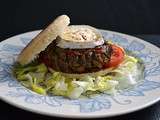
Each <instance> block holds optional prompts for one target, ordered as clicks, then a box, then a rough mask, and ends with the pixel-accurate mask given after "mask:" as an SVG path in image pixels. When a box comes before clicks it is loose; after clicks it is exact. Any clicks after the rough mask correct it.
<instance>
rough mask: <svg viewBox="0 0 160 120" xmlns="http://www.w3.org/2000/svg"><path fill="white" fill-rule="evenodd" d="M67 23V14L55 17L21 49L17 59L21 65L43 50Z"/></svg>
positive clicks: (61, 31) (60, 32)
mask: <svg viewBox="0 0 160 120" xmlns="http://www.w3.org/2000/svg"><path fill="white" fill-rule="evenodd" d="M69 23H70V19H69V17H68V16H67V15H61V16H59V17H57V18H56V19H55V20H54V21H53V22H52V23H51V24H50V25H49V26H47V28H45V29H44V30H43V31H42V32H40V33H39V34H38V35H37V36H36V37H35V38H34V39H33V40H32V41H31V42H30V43H29V44H28V45H27V46H26V47H25V48H24V49H23V50H22V52H21V53H20V54H19V56H18V59H17V61H18V62H19V63H20V64H22V65H25V64H28V63H30V62H31V61H32V60H33V59H34V58H35V57H36V56H37V55H38V54H39V53H40V52H41V51H43V50H45V48H46V47H47V46H48V45H49V44H50V43H51V42H52V41H53V40H55V39H56V38H57V36H59V35H61V34H62V33H63V31H64V29H65V28H66V27H67V26H68V25H69Z"/></svg>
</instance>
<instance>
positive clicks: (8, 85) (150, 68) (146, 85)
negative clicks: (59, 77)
mask: <svg viewBox="0 0 160 120" xmlns="http://www.w3.org/2000/svg"><path fill="white" fill-rule="evenodd" d="M39 32H40V31H33V32H28V33H24V34H21V35H17V36H15V37H12V38H9V39H7V40H5V41H3V42H1V43H0V98H1V99H2V100H4V101H6V102H8V103H10V104H12V105H14V106H17V107H19V108H22V109H25V110H29V111H32V112H36V113H40V114H45V115H50V116H59V117H70V118H95V117H108V116H116V115H121V114H126V113H130V112H133V111H136V110H139V109H142V108H144V107H147V106H149V105H151V104H153V103H155V102H157V101H158V100H160V92H159V91H160V49H159V48H158V47H156V46H154V45H152V44H150V43H147V42H145V41H143V40H140V39H138V38H135V37H132V36H129V35H125V34H121V33H117V32H111V31H105V30H101V32H102V34H103V36H104V37H105V38H106V39H111V40H112V41H113V42H115V43H118V44H120V45H122V46H123V47H124V48H126V49H128V50H130V51H133V52H134V53H136V55H137V56H139V57H140V58H141V59H143V60H144V62H145V81H144V82H143V83H142V84H140V85H138V86H137V87H135V88H134V89H132V90H128V91H127V90H126V91H124V92H122V93H120V94H119V95H117V96H115V97H113V96H107V95H105V94H100V95H99V96H96V97H92V98H90V99H89V98H88V99H87V98H83V99H78V100H69V99H66V98H63V97H58V96H53V97H48V96H42V95H38V94H36V93H34V92H32V91H30V90H28V89H26V88H25V87H23V86H21V85H20V84H19V83H18V82H17V81H16V79H15V78H14V77H13V76H12V71H11V68H12V65H13V63H14V61H15V60H16V57H17V55H18V54H19V53H20V51H21V50H22V49H23V48H24V47H25V46H26V44H27V43H28V42H29V41H30V40H31V39H32V38H33V37H34V36H35V35H37V34H38V33H39Z"/></svg>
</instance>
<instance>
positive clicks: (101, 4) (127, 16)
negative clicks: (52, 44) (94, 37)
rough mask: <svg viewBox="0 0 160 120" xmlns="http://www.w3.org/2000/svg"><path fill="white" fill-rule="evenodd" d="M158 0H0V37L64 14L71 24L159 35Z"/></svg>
mask: <svg viewBox="0 0 160 120" xmlns="http://www.w3.org/2000/svg"><path fill="white" fill-rule="evenodd" d="M159 12H160V1H159V0H1V1H0V15H1V17H0V40H3V39H5V38H8V37H10V36H13V35H16V34H19V33H23V32H28V31H32V30H37V29H41V28H43V27H44V26H46V25H47V24H48V23H49V22H51V21H52V20H53V19H54V18H55V17H56V16H58V15H61V14H67V15H69V16H70V18H71V24H89V25H92V26H95V27H97V28H102V29H109V30H113V31H119V32H122V33H127V34H160V13H159Z"/></svg>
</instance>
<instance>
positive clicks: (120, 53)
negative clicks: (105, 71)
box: [104, 45, 125, 68]
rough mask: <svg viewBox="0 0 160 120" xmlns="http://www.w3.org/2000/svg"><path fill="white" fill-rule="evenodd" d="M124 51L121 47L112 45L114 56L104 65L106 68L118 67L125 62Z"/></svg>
mask: <svg viewBox="0 0 160 120" xmlns="http://www.w3.org/2000/svg"><path fill="white" fill-rule="evenodd" d="M124 55H125V53H124V50H123V48H121V47H118V46H116V45H112V55H111V58H110V61H109V62H108V63H107V64H105V65H104V67H105V68H108V67H116V66H118V65H119V64H120V63H121V62H122V61H123V60H124Z"/></svg>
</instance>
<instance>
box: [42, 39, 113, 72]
mask: <svg viewBox="0 0 160 120" xmlns="http://www.w3.org/2000/svg"><path fill="white" fill-rule="evenodd" d="M111 54H112V47H111V45H110V44H108V43H107V42H105V43H104V44H103V45H99V46H97V47H95V48H88V49H69V48H60V47H58V46H57V42H56V41H54V42H52V43H51V44H50V45H49V46H48V47H47V48H46V50H45V51H43V52H41V53H40V55H39V61H40V62H42V63H45V64H46V65H47V66H48V67H50V68H52V69H54V70H55V71H60V72H64V73H78V74H80V73H90V72H96V71H100V70H102V69H104V68H105V65H106V64H107V63H108V62H109V61H110V57H111Z"/></svg>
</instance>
